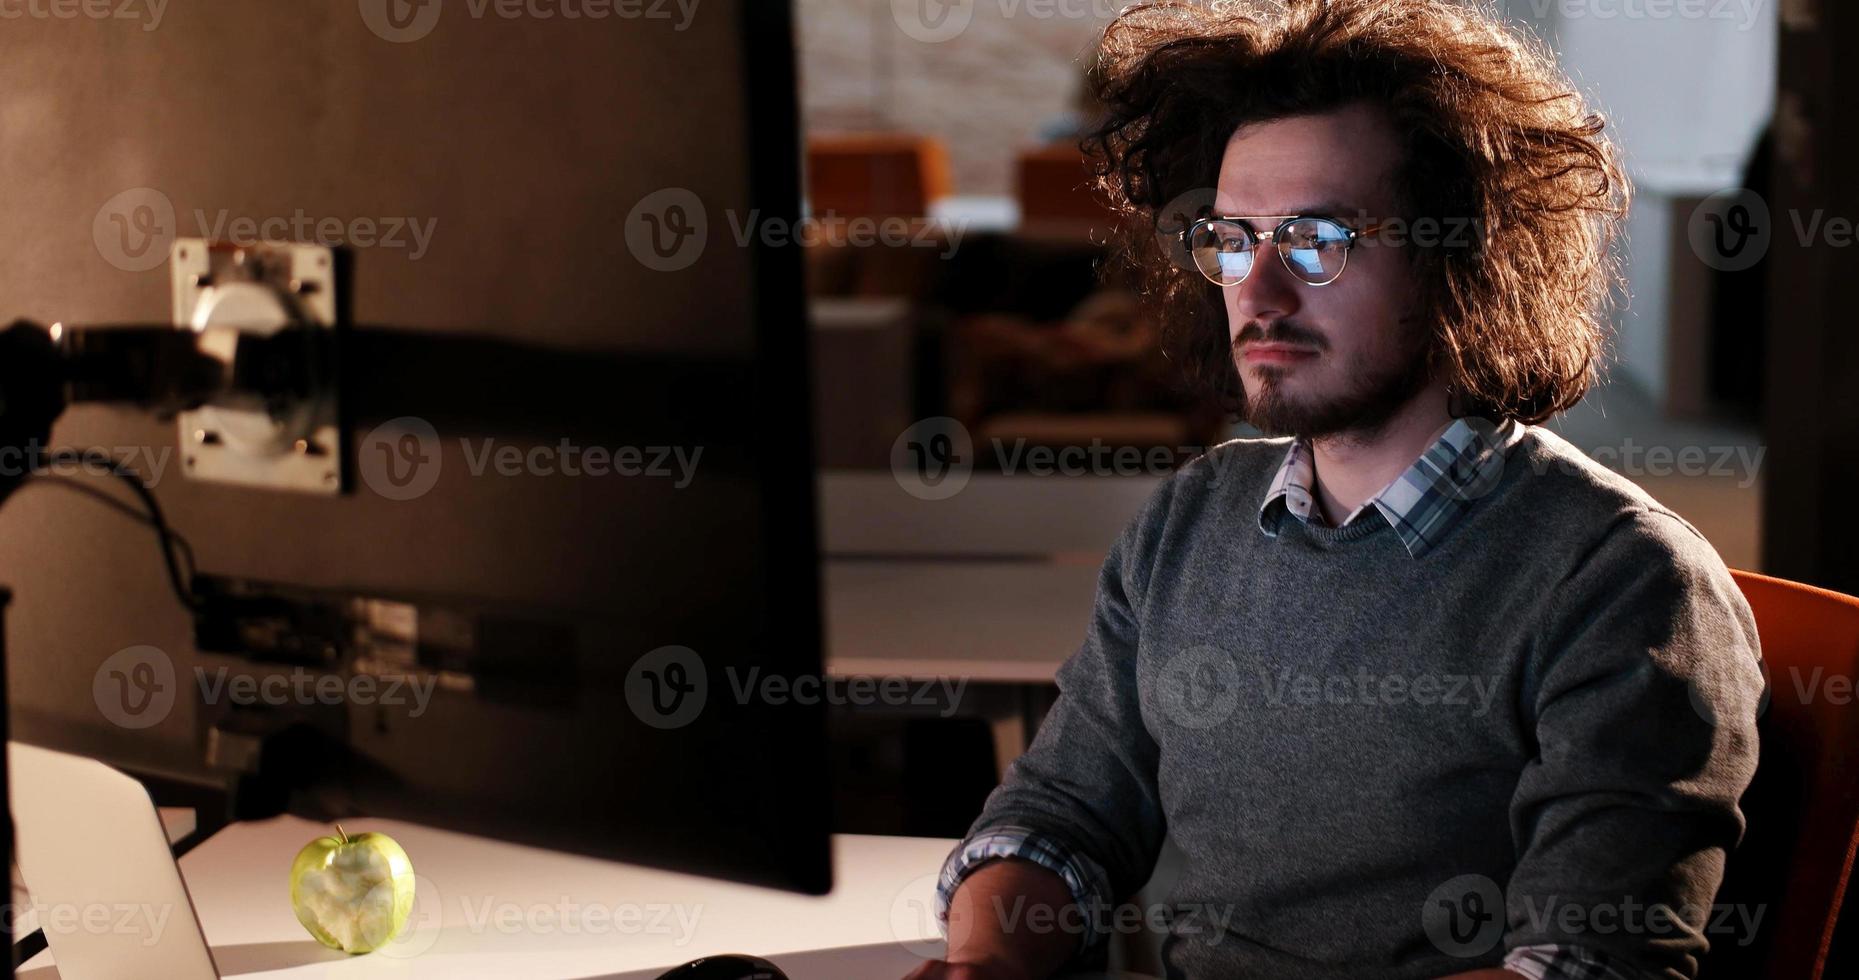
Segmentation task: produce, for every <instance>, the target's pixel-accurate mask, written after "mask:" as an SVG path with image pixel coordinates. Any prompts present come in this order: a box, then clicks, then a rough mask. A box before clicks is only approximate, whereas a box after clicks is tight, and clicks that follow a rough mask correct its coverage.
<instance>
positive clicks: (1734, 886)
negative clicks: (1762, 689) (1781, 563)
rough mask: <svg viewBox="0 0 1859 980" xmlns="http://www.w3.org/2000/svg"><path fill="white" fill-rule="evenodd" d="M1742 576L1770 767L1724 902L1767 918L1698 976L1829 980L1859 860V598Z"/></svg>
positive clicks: (1749, 813)
mask: <svg viewBox="0 0 1859 980" xmlns="http://www.w3.org/2000/svg"><path fill="white" fill-rule="evenodd" d="M1733 574H1734V576H1735V578H1736V583H1737V585H1738V586H1740V587H1741V588H1742V590H1743V595H1744V596H1745V597H1746V598H1747V599H1748V600H1749V605H1750V609H1751V610H1752V611H1753V612H1754V613H1755V617H1756V631H1757V634H1758V635H1759V636H1760V638H1761V643H1762V659H1763V665H1764V668H1765V670H1766V671H1767V673H1768V677H1769V689H1770V694H1769V702H1768V708H1767V711H1766V712H1765V713H1764V715H1763V717H1762V722H1761V736H1760V737H1761V740H1762V756H1761V761H1760V763H1759V764H1758V766H1757V769H1756V778H1755V781H1754V782H1753V783H1752V784H1751V786H1750V788H1749V792H1748V793H1746V794H1744V797H1743V811H1744V814H1745V816H1746V817H1747V818H1748V821H1749V829H1748V832H1747V833H1746V834H1745V835H1744V838H1743V842H1742V845H1741V846H1739V847H1738V848H1737V849H1736V850H1735V851H1734V852H1733V853H1732V854H1731V855H1730V858H1729V861H1728V864H1727V867H1726V869H1725V877H1724V886H1723V888H1722V890H1721V891H1720V892H1719V893H1718V898H1717V902H1718V905H1719V906H1720V907H1729V908H1731V909H1734V910H1735V911H1736V913H1737V914H1753V913H1754V911H1755V910H1757V909H1760V910H1761V912H1762V919H1761V925H1760V927H1759V928H1758V929H1757V931H1756V933H1755V936H1754V937H1753V939H1752V937H1750V936H1749V935H1748V933H1747V931H1745V930H1740V929H1739V930H1737V931H1735V932H1734V933H1725V932H1717V931H1713V932H1712V934H1711V936H1710V938H1711V951H1710V953H1709V954H1708V955H1707V956H1706V957H1705V959H1704V962H1703V965H1702V972H1701V974H1700V976H1701V978H1704V980H1731V978H1734V980H1822V978H1831V977H1832V976H1833V974H1832V973H1830V972H1828V956H1829V953H1830V952H1831V950H1832V946H1833V938H1834V931H1835V927H1836V926H1837V925H1838V923H1839V915H1840V904H1841V899H1842V898H1843V897H1844V896H1845V894H1846V890H1847V887H1848V883H1849V881H1850V879H1851V876H1852V873H1853V862H1854V856H1855V854H1859V708H1855V701H1854V691H1853V681H1854V678H1855V676H1859V599H1856V598H1854V597H1852V596H1848V595H1842V594H1840V593H1838V592H1829V591H1827V590H1825V589H1817V588H1814V587H1812V586H1807V585H1801V584H1799V583H1796V582H1788V581H1784V580H1782V579H1777V578H1770V577H1769V576H1766V575H1757V574H1755V573H1753V572H1741V571H1739V572H1734V573H1733ZM1843 941H1844V937H1843ZM1841 955H1842V956H1845V955H1848V954H1845V953H1842V954H1841Z"/></svg>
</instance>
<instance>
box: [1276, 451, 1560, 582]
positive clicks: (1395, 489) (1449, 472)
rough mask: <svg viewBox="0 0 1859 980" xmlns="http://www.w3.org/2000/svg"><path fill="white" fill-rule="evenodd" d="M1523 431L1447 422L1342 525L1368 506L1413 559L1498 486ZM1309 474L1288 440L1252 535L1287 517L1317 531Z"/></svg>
mask: <svg viewBox="0 0 1859 980" xmlns="http://www.w3.org/2000/svg"><path fill="white" fill-rule="evenodd" d="M1523 429H1524V427H1523V426H1521V425H1519V424H1517V422H1516V421H1515V420H1509V421H1506V422H1505V423H1504V424H1503V425H1501V426H1494V425H1493V424H1492V423H1491V422H1489V421H1487V420H1485V419H1482V418H1461V419H1454V420H1453V421H1452V423H1451V424H1450V425H1448V426H1446V428H1445V430H1444V431H1443V432H1442V433H1441V434H1440V437H1439V439H1438V440H1436V441H1435V442H1434V443H1433V445H1432V446H1431V447H1430V448H1428V449H1427V451H1426V452H1423V453H1421V454H1420V458H1419V459H1416V460H1414V465H1412V466H1409V467H1408V468H1407V471H1406V472H1404V473H1402V474H1401V475H1400V476H1398V477H1395V478H1394V482H1393V483H1390V484H1388V485H1387V486H1386V487H1383V488H1382V491H1381V492H1380V493H1378V494H1376V495H1375V496H1374V497H1372V498H1370V499H1369V501H1368V502H1367V503H1365V504H1363V505H1362V506H1360V507H1357V508H1356V509H1355V511H1354V512H1352V513H1351V514H1349V516H1347V517H1345V518H1343V521H1342V523H1343V525H1347V524H1349V523H1350V522H1352V521H1354V520H1355V519H1356V518H1357V517H1359V516H1361V514H1362V512H1363V511H1366V510H1368V509H1369V508H1370V507H1373V508H1375V509H1376V510H1378V511H1380V512H1381V516H1382V517H1384V518H1386V519H1387V521H1388V524H1389V525H1391V526H1392V527H1393V528H1394V531H1395V533H1396V534H1398V535H1400V538H1401V543H1402V544H1404V545H1406V546H1407V553H1408V554H1409V555H1411V556H1412V557H1415V558H1419V557H1420V556H1422V555H1424V554H1426V553H1427V552H1428V551H1429V550H1431V549H1432V548H1433V547H1434V546H1435V545H1437V544H1439V543H1440V542H1441V541H1443V540H1445V538H1446V535H1447V534H1448V533H1450V532H1451V531H1452V529H1453V528H1454V527H1456V526H1458V523H1459V521H1461V520H1462V519H1464V517H1465V515H1466V514H1467V513H1470V511H1471V509H1472V505H1473V504H1474V503H1476V502H1477V501H1478V498H1480V497H1482V496H1484V495H1485V494H1486V493H1489V492H1490V491H1491V489H1492V488H1493V487H1495V486H1497V482H1498V480H1499V478H1501V477H1502V476H1503V475H1504V458H1505V454H1506V453H1508V452H1509V451H1510V448H1511V447H1512V446H1514V445H1516V443H1517V440H1518V439H1519V438H1520V437H1521V436H1522V435H1523ZM1314 473H1315V465H1314V463H1313V462H1312V459H1311V450H1310V442H1309V441H1308V440H1305V439H1299V440H1297V441H1295V442H1293V443H1292V444H1291V448H1290V450H1289V451H1287V452H1286V453H1285V460H1284V463H1283V464H1282V465H1280V466H1279V467H1278V475H1277V476H1275V477H1273V478H1272V485H1271V487H1270V489H1268V490H1267V491H1266V493H1265V500H1264V501H1263V502H1261V503H1260V504H1259V530H1261V531H1263V532H1265V534H1266V535H1267V536H1268V537H1274V538H1275V537H1277V536H1278V529H1279V526H1280V522H1282V521H1283V520H1284V516H1285V514H1287V513H1289V514H1291V515H1293V516H1295V517H1296V518H1297V519H1298V520H1301V521H1303V522H1304V523H1306V524H1315V525H1317V526H1323V517H1322V514H1321V513H1320V512H1319V510H1318V509H1317V506H1316V501H1315V497H1314V496H1313V494H1312V489H1311V488H1312V486H1313V485H1314V484H1315V481H1314V480H1313V479H1312V477H1313V476H1314ZM1339 526H1340V525H1339Z"/></svg>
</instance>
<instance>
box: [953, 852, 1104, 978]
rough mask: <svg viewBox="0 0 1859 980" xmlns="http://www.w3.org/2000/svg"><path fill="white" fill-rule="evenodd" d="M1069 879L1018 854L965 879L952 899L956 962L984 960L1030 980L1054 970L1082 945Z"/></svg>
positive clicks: (1003, 972) (999, 970)
mask: <svg viewBox="0 0 1859 980" xmlns="http://www.w3.org/2000/svg"><path fill="white" fill-rule="evenodd" d="M1076 904H1077V901H1076V900H1075V899H1074V898H1073V897H1072V893H1071V889H1070V888H1067V887H1066V885H1065V879H1063V878H1061V877H1059V876H1058V875H1057V874H1054V873H1053V872H1051V871H1048V870H1046V869H1045V868H1042V867H1040V866H1039V865H1037V864H1034V863H1033V862H1031V861H1022V860H1019V859H1016V858H1008V859H1005V860H999V861H991V862H989V863H987V864H985V865H982V866H981V867H979V868H977V869H975V871H974V872H973V873H972V874H970V875H969V876H968V877H967V878H966V879H964V880H963V882H962V885H961V887H960V888H957V889H956V891H955V895H954V897H952V898H951V899H950V901H949V952H948V954H947V959H948V962H950V963H972V964H977V965H984V966H987V967H990V968H992V970H993V971H994V972H995V973H996V974H998V975H1001V976H1011V977H1023V978H1027V980H1034V978H1043V977H1048V976H1051V975H1052V974H1053V972H1055V971H1056V970H1058V968H1059V967H1060V966H1062V965H1063V964H1064V963H1065V961H1066V960H1067V959H1070V958H1071V956H1072V954H1073V953H1075V952H1076V951H1077V949H1078V944H1079V941H1080V936H1079V934H1078V932H1077V931H1075V930H1071V929H1066V928H1063V927H1062V924H1063V923H1066V922H1072V921H1076V919H1077V917H1076V916H1073V915H1068V914H1066V910H1067V909H1069V908H1071V907H1072V906H1075V905H1076Z"/></svg>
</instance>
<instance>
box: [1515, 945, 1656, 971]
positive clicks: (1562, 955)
mask: <svg viewBox="0 0 1859 980" xmlns="http://www.w3.org/2000/svg"><path fill="white" fill-rule="evenodd" d="M1504 969H1506V970H1510V971H1512V972H1514V973H1521V974H1523V975H1524V976H1526V977H1529V978H1530V980H1657V978H1658V977H1660V976H1662V974H1657V973H1648V972H1646V971H1645V970H1639V969H1634V968H1633V967H1629V966H1626V965H1624V964H1620V963H1616V962H1614V961H1613V960H1612V959H1611V958H1610V957H1608V955H1607V954H1606V953H1603V952H1601V951H1600V950H1598V949H1589V948H1587V947H1585V946H1555V945H1546V946H1519V947H1517V948H1516V949H1513V950H1511V951H1510V952H1509V953H1507V954H1506V955H1505V956H1504Z"/></svg>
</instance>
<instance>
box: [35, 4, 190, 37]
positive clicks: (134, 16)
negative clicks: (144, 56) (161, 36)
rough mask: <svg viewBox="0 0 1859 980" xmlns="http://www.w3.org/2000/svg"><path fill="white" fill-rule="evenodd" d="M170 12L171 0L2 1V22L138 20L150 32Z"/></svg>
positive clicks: (144, 29) (145, 31)
mask: <svg viewBox="0 0 1859 980" xmlns="http://www.w3.org/2000/svg"><path fill="white" fill-rule="evenodd" d="M167 9H168V0H0V20H19V19H20V18H22V17H23V18H26V19H28V20H76V19H78V18H80V17H82V18H84V19H85V20H136V21H141V22H142V30H143V32H144V33H147V32H148V31H152V30H154V29H155V28H157V27H160V26H161V18H162V15H163V14H164V13H166V12H167Z"/></svg>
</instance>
